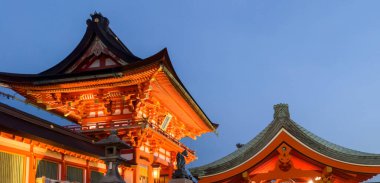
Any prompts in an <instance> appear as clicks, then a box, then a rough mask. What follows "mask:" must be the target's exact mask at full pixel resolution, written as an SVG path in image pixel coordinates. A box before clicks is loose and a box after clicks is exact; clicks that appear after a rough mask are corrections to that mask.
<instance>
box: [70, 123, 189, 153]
mask: <svg viewBox="0 0 380 183" xmlns="http://www.w3.org/2000/svg"><path fill="white" fill-rule="evenodd" d="M65 127H66V128H67V129H69V130H72V131H74V132H79V133H81V132H91V131H94V132H95V131H101V130H111V129H132V128H139V127H149V128H151V129H153V130H154V131H156V132H158V133H159V134H161V135H163V136H164V137H166V138H168V139H170V140H171V141H172V142H173V143H175V144H177V145H178V146H180V147H182V148H184V149H186V150H187V151H188V152H189V153H191V154H195V151H193V150H191V149H190V148H188V147H187V146H185V145H184V144H182V143H181V142H180V141H179V140H177V139H176V138H174V137H173V136H172V135H170V134H169V133H167V132H165V131H164V130H162V129H161V128H160V127H159V126H158V125H156V124H153V123H150V122H148V121H146V120H138V121H134V120H125V121H112V122H108V123H106V122H99V123H96V124H91V125H83V126H80V125H68V126H65Z"/></svg>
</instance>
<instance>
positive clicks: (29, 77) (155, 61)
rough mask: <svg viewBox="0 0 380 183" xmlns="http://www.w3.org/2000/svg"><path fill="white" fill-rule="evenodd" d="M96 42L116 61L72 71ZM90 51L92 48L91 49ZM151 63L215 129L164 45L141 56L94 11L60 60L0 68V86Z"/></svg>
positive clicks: (106, 73) (81, 77)
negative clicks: (23, 70)
mask: <svg viewBox="0 0 380 183" xmlns="http://www.w3.org/2000/svg"><path fill="white" fill-rule="evenodd" d="M98 40H100V42H97V41H98ZM96 44H98V45H96ZM99 45H100V47H106V51H109V52H107V53H108V54H109V55H111V56H112V57H114V59H115V61H116V62H117V64H113V66H112V67H104V68H99V69H92V70H82V71H80V72H76V71H75V69H76V68H79V66H80V64H83V63H85V62H84V61H83V60H86V59H88V58H89V57H90V56H88V55H87V56H88V57H86V58H84V57H85V56H86V53H88V52H89V50H91V49H92V48H94V47H96V46H99ZM91 51H92V52H93V50H91ZM92 52H91V53H90V54H96V53H95V52H94V53H92ZM101 54H103V53H101ZM100 56H102V55H100ZM82 66H83V65H82ZM153 67H154V68H155V69H158V68H162V71H163V72H164V73H165V74H166V75H167V76H168V78H169V80H170V82H171V84H172V85H173V86H174V87H175V89H176V91H177V92H178V93H179V94H180V95H181V96H182V97H183V98H184V99H185V101H186V102H187V103H188V104H189V106H190V107H191V108H192V109H193V110H194V111H195V112H196V113H197V115H199V116H200V118H201V119H202V120H203V121H204V123H205V125H207V127H208V128H209V131H215V130H216V128H217V127H218V124H216V123H212V122H211V121H210V120H209V119H208V117H207V116H206V114H205V113H204V112H203V110H202V109H201V108H200V107H199V105H198V104H197V103H196V101H195V100H194V99H193V98H192V96H191V95H190V93H189V92H188V91H187V89H186V88H185V86H184V85H183V84H182V82H181V81H180V79H179V77H178V75H177V74H176V72H175V71H174V68H173V65H172V64H171V61H170V58H169V54H168V52H167V50H166V48H165V49H163V50H161V51H160V52H158V53H156V54H155V55H153V56H151V57H148V58H145V59H141V58H139V57H137V56H135V55H134V54H133V53H132V52H131V51H130V50H129V49H128V48H127V47H126V46H125V45H124V44H123V43H122V42H121V41H120V40H119V38H117V36H116V35H115V34H114V33H113V31H112V30H111V28H110V27H109V20H108V19H107V18H106V17H104V16H102V14H100V13H96V12H95V13H94V14H93V15H91V19H88V20H87V30H86V33H85V35H84V36H83V38H82V40H81V41H80V43H79V44H78V46H77V47H76V48H75V49H74V51H73V52H72V53H71V54H69V55H68V56H67V57H66V58H65V59H64V60H62V61H61V62H59V63H58V64H56V65H55V66H53V67H51V68H49V69H47V70H45V71H43V72H41V73H39V74H18V73H4V72H0V86H3V87H8V88H12V89H14V90H15V89H16V90H17V89H20V88H23V87H24V86H36V87H40V86H45V85H52V84H60V83H69V82H73V83H75V82H82V81H89V80H99V79H104V78H118V77H120V76H122V75H130V74H133V73H135V72H139V71H141V70H143V69H145V68H153ZM72 71H74V72H72Z"/></svg>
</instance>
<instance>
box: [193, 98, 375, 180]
mask: <svg viewBox="0 0 380 183" xmlns="http://www.w3.org/2000/svg"><path fill="white" fill-rule="evenodd" d="M274 110H275V111H274V119H273V121H272V122H271V123H270V124H269V125H268V126H267V127H266V128H265V129H264V130H263V131H261V132H260V133H259V134H258V135H257V136H256V137H255V138H253V139H252V140H251V141H249V142H248V143H246V144H244V145H241V146H239V147H238V149H237V150H236V151H235V152H232V153H231V154H229V155H227V156H226V157H223V158H221V159H219V160H216V161H215V162H212V163H210V164H207V165H204V166H201V167H197V168H193V169H192V170H191V171H192V173H193V175H196V176H198V177H199V178H200V181H199V182H200V183H206V182H223V183H227V182H228V183H239V182H246V183H298V182H300V183H357V182H363V181H366V180H368V179H370V178H372V177H373V176H375V175H377V174H379V173H380V154H370V153H365V152H360V151H355V150H351V149H348V148H345V147H342V146H339V145H336V144H333V143H331V142H328V141H326V140H324V139H322V138H320V137H318V136H316V135H314V134H313V133H311V132H309V131H307V130H306V129H304V128H303V127H301V126H300V125H298V124H297V123H296V122H294V121H293V120H292V119H291V118H290V114H289V109H288V105H287V104H277V105H275V106H274Z"/></svg>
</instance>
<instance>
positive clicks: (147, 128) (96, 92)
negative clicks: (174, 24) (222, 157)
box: [0, 13, 218, 183]
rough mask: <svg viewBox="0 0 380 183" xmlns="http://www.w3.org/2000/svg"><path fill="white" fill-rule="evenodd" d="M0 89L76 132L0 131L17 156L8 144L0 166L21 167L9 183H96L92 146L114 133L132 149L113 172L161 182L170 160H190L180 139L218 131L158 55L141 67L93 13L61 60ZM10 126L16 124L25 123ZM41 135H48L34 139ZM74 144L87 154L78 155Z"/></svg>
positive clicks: (5, 76)
mask: <svg viewBox="0 0 380 183" xmlns="http://www.w3.org/2000/svg"><path fill="white" fill-rule="evenodd" d="M0 85H1V86H3V87H6V88H10V89H12V90H14V91H16V92H17V93H18V94H20V95H22V96H23V97H25V99H26V101H27V102H28V103H29V104H32V105H35V106H37V107H39V108H41V109H43V110H46V111H49V112H51V113H53V114H56V115H58V116H61V117H64V118H66V119H68V120H70V121H72V122H74V123H75V124H76V125H71V126H67V127H65V128H64V129H62V128H61V127H56V125H54V124H52V123H48V122H46V121H43V120H41V119H37V121H39V122H36V123H38V125H40V126H41V125H42V127H46V125H45V124H44V123H46V124H49V125H51V128H49V127H50V126H49V125H48V126H47V129H45V128H44V129H43V130H44V131H43V132H41V133H38V134H35V133H34V131H30V130H27V129H26V130H25V131H23V132H22V133H21V132H20V134H19V135H18V131H19V128H18V126H7V128H4V129H10V130H4V132H1V134H2V138H1V139H3V140H4V142H8V141H9V142H10V141H12V143H13V142H15V143H16V144H18V145H19V146H20V148H21V147H22V148H23V150H22V151H19V149H18V148H16V146H12V145H10V144H12V143H10V144H8V143H5V144H3V146H2V147H4V148H1V149H0V153H2V154H4V157H6V158H3V157H2V156H0V162H1V163H0V166H6V163H3V162H7V163H8V164H12V162H13V161H15V159H17V160H18V161H20V162H22V163H21V164H20V165H23V166H22V167H24V168H23V169H20V170H17V172H18V174H17V176H20V178H19V179H18V181H11V182H15V183H18V182H28V183H33V182H36V180H37V181H38V180H40V179H41V178H44V177H45V178H49V179H52V180H62V181H65V180H67V181H71V182H74V181H77V182H96V180H98V179H97V178H96V177H99V175H101V174H103V173H104V172H105V170H106V169H105V168H106V167H105V165H104V163H103V162H102V161H101V160H99V157H100V156H102V151H99V148H97V147H96V146H95V145H94V142H97V141H99V140H101V139H103V138H105V137H107V136H108V135H109V133H110V131H111V130H117V132H118V136H119V137H120V138H121V139H122V140H123V141H124V142H126V143H128V144H129V145H130V146H132V147H133V148H132V149H125V150H122V155H121V156H122V158H124V160H125V163H124V164H123V165H122V166H121V168H120V172H121V174H122V176H123V177H124V179H125V181H126V182H136V183H153V182H154V181H156V182H168V181H169V180H170V179H171V174H172V172H173V171H174V168H175V163H176V162H175V156H176V154H177V153H178V152H183V151H185V150H186V151H187V152H188V156H187V159H186V162H187V163H189V162H191V161H194V160H195V159H196V158H197V157H196V155H195V152H194V151H193V150H191V149H190V148H188V147H187V146H185V145H184V144H182V143H181V142H180V139H182V138H184V137H190V138H193V139H196V138H197V137H198V136H200V135H202V134H204V133H208V132H214V131H215V130H216V128H217V127H218V125H217V124H215V123H212V122H211V121H210V120H209V118H208V117H207V116H206V114H205V113H204V112H203V111H202V109H201V108H200V107H199V106H198V104H197V103H196V102H195V100H194V99H193V98H192V97H191V95H190V93H189V92H188V91H187V90H186V88H185V86H184V85H183V84H182V82H181V81H180V79H179V77H178V76H177V74H176V72H175V71H174V68H173V66H172V64H171V61H170V58H169V55H168V52H167V50H166V49H163V50H162V51H160V52H158V53H157V54H155V55H153V56H151V57H148V58H145V59H142V58H139V57H137V56H135V55H134V54H133V53H132V52H131V51H130V50H129V49H128V48H127V47H126V46H125V45H124V44H123V43H122V42H121V41H120V40H119V38H118V37H117V36H116V35H115V34H114V32H113V31H112V30H111V28H110V27H109V20H108V19H107V18H106V17H104V16H102V15H101V14H100V13H95V14H93V15H91V19H88V20H87V30H86V32H85V34H84V36H83V38H82V40H81V41H80V43H79V44H78V46H77V47H76V48H75V49H74V51H73V52H72V53H70V54H69V55H68V56H67V57H66V58H65V59H64V60H62V61H61V62H59V63H58V64H56V65H55V66H53V67H51V68H49V69H47V70H45V71H43V72H41V73H39V74H15V73H0ZM4 108H7V106H5V105H4ZM12 110H13V111H17V110H16V109H12ZM8 111H9V110H8ZM18 112H20V111H18ZM15 115H16V118H19V116H18V114H15ZM26 115H27V114H26ZM29 117H30V118H35V117H31V116H29ZM0 120H3V119H0ZM17 120H19V121H20V120H21V121H20V124H21V123H22V121H23V120H24V121H25V119H24V118H20V119H17ZM26 121H27V122H28V123H29V122H31V121H29V120H26ZM27 122H25V123H26V124H28V123H27ZM31 123H32V124H34V125H35V123H34V122H31ZM5 125H8V124H7V122H5V124H4V126H5ZM25 128H26V127H25ZM53 129H54V130H56V129H59V131H57V132H56V133H63V134H64V135H63V136H65V137H62V138H63V139H66V140H62V139H61V137H60V136H59V135H57V134H56V133H55V132H53V131H54V130H53ZM51 130H53V131H51ZM31 134H33V135H31ZM45 134H50V135H46V136H44V137H43V138H42V137H41V138H40V137H39V135H41V136H43V135H45ZM30 135H31V136H32V137H33V138H29V136H30ZM77 138H80V139H81V140H83V141H84V142H83V143H85V144H87V145H88V146H91V148H92V149H94V151H91V148H90V149H89V150H88V151H87V150H86V149H83V147H84V146H81V145H80V143H79V142H77V141H78V140H76V139H77ZM25 139H27V140H25ZM0 142H3V141H0ZM63 142H65V143H67V144H66V145H64V143H63ZM61 143H63V144H61ZM17 147H18V146H17ZM70 149H71V150H70ZM95 150H96V151H95ZM0 155H1V154H0ZM8 156H9V158H7V157H8ZM10 156H12V157H10ZM13 156H15V157H16V156H17V158H13ZM79 162H80V163H79ZM40 166H41V167H43V168H39V167H40ZM51 167H53V168H51ZM52 170H54V171H53V172H51V171H52ZM93 170H94V171H93ZM95 170H96V171H95ZM13 172H14V171H13ZM36 172H37V173H36ZM40 172H42V173H40ZM93 172H95V173H94V174H93V175H94V176H92V173H93ZM8 173H9V172H8ZM1 175H4V176H5V177H13V175H9V174H7V172H6V171H5V170H4V169H2V168H0V182H4V181H2V179H4V178H3V177H4V176H1ZM73 177H74V178H73ZM4 180H8V179H4ZM5 182H9V181H5Z"/></svg>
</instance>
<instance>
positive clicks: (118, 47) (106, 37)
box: [40, 12, 141, 75]
mask: <svg viewBox="0 0 380 183" xmlns="http://www.w3.org/2000/svg"><path fill="white" fill-rule="evenodd" d="M95 38H99V39H100V40H101V41H102V43H104V44H105V45H106V46H107V48H108V49H110V51H111V52H112V53H113V54H115V55H116V56H117V57H119V58H120V59H122V60H123V61H124V62H126V63H135V62H138V61H140V60H141V59H140V58H138V57H136V56H135V55H134V54H133V53H132V52H131V51H130V50H129V49H128V48H127V47H126V46H125V45H124V44H123V43H122V42H121V41H120V40H119V38H118V37H117V36H116V35H115V33H113V31H112V30H111V28H110V27H109V20H108V19H107V18H106V17H104V16H103V15H102V14H101V13H96V12H95V13H94V14H92V15H91V19H88V20H87V30H86V33H85V34H84V36H83V38H82V40H81V41H80V43H79V44H78V46H77V47H76V48H75V49H74V51H73V52H71V53H70V54H69V55H68V56H67V57H66V58H65V59H64V60H62V61H61V62H59V63H58V64H57V65H55V66H53V67H52V68H50V69H47V70H45V71H43V72H41V73H40V75H52V74H63V73H64V71H66V70H67V69H68V68H69V67H70V66H72V65H74V64H75V63H76V62H78V60H79V59H80V57H81V56H82V55H83V54H84V53H85V52H86V50H87V49H88V48H89V47H90V46H91V44H92V43H93V42H94V39H95Z"/></svg>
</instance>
